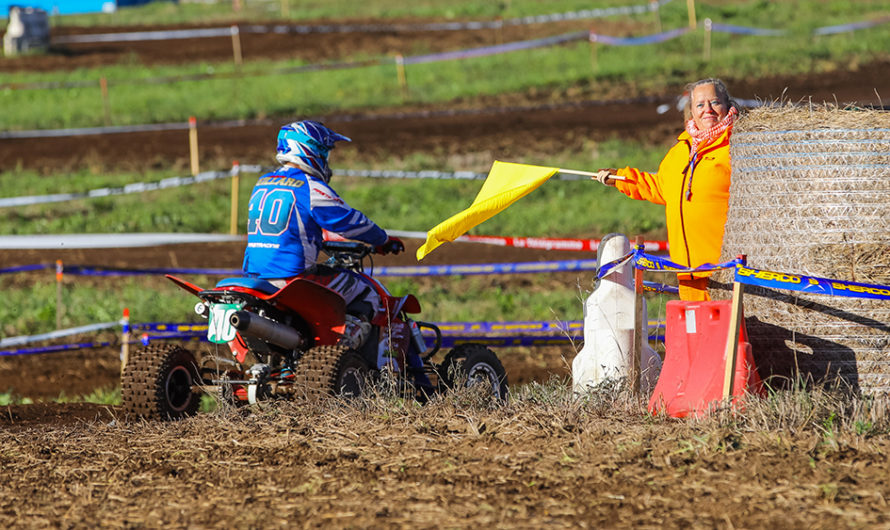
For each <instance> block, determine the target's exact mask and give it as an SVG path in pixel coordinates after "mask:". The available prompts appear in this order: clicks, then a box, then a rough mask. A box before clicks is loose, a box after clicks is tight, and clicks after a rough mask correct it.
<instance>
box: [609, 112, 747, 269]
mask: <svg viewBox="0 0 890 530" xmlns="http://www.w3.org/2000/svg"><path fill="white" fill-rule="evenodd" d="M729 133H730V131H729V130H727V131H726V132H724V133H723V134H721V135H720V136H719V137H718V138H717V139H716V140H714V141H713V142H711V143H710V144H708V145H706V146H699V151H698V154H697V155H696V157H695V161H694V164H693V163H692V162H691V161H690V160H689V150H690V148H691V143H690V136H689V133H687V132H686V131H683V133H682V134H680V136H679V137H678V138H677V144H676V145H674V147H672V148H671V150H670V151H668V154H667V155H666V156H665V157H664V159H663V160H662V161H661V164H660V165H659V166H658V173H656V174H654V175H653V174H652V173H646V172H645V171H640V170H639V169H635V168H632V167H626V168H624V169H620V170H618V175H620V176H623V177H625V178H626V179H627V180H624V181H621V180H618V181H615V187H616V188H618V190H619V191H621V192H622V193H624V194H625V195H627V196H628V197H631V198H634V199H638V200H644V201H649V202H654V203H656V204H663V205H665V215H666V217H667V229H668V244H669V246H670V255H671V261H674V262H676V263H679V264H682V265H687V266H690V267H698V266H699V265H703V264H705V263H717V262H718V260H719V259H720V247H721V246H722V244H723V229H724V225H725V224H726V212H727V210H728V209H729V177H730V167H729ZM690 179H691V180H692V183H691V190H690V182H689V181H690ZM688 191H691V193H690V194H687V192H688ZM695 276H696V277H702V276H708V274H696V275H695ZM684 277H685V279H689V278H690V275H686V274H684V275H680V278H681V279H684Z"/></svg>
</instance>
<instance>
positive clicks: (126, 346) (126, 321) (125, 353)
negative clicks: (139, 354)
mask: <svg viewBox="0 0 890 530" xmlns="http://www.w3.org/2000/svg"><path fill="white" fill-rule="evenodd" d="M129 358H130V308H128V307H125V308H124V316H123V318H121V373H123V371H124V368H126V367H127V360H128V359H129Z"/></svg>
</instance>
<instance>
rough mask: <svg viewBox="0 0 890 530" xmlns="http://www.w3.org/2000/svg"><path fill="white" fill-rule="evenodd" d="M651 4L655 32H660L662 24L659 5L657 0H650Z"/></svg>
mask: <svg viewBox="0 0 890 530" xmlns="http://www.w3.org/2000/svg"><path fill="white" fill-rule="evenodd" d="M649 4H650V5H651V6H652V11H654V12H655V30H656V33H661V31H662V25H661V5H660V4H659V3H658V0H652V1H651V2H649Z"/></svg>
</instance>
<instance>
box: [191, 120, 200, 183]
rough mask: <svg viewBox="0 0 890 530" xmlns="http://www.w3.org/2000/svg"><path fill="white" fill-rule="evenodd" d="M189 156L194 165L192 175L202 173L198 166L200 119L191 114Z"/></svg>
mask: <svg viewBox="0 0 890 530" xmlns="http://www.w3.org/2000/svg"><path fill="white" fill-rule="evenodd" d="M189 158H190V160H191V166H192V176H195V175H197V174H198V173H200V171H201V168H200V167H199V166H198V120H196V119H195V117H194V116H189Z"/></svg>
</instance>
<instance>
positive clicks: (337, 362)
mask: <svg viewBox="0 0 890 530" xmlns="http://www.w3.org/2000/svg"><path fill="white" fill-rule="evenodd" d="M369 381H370V369H369V368H368V365H367V364H365V361H364V359H363V358H362V356H361V355H360V354H359V353H358V352H357V351H355V350H352V349H349V348H346V347H345V346H316V347H315V348H312V349H311V350H309V351H307V352H306V353H305V354H303V357H302V358H300V362H299V364H298V366H297V370H296V372H295V380H294V384H295V385H296V386H297V387H299V388H300V389H301V390H302V391H303V392H304V393H305V395H306V397H308V398H310V399H318V398H320V397H323V396H344V397H359V396H361V395H362V394H363V393H364V392H365V388H366V385H367V384H368V382H369Z"/></svg>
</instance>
